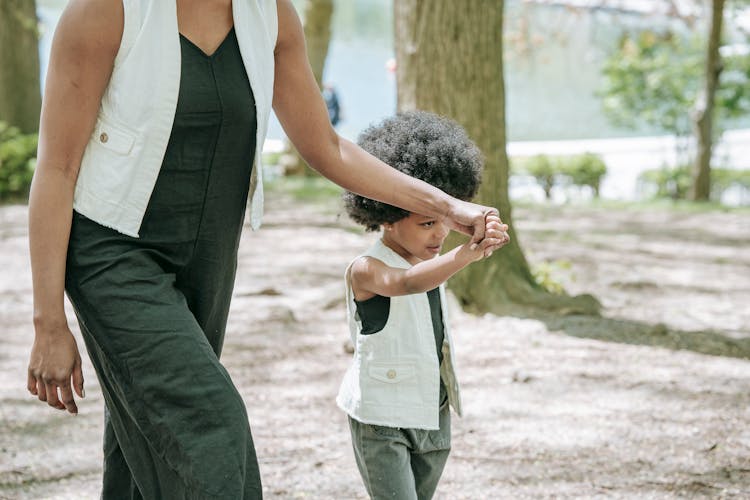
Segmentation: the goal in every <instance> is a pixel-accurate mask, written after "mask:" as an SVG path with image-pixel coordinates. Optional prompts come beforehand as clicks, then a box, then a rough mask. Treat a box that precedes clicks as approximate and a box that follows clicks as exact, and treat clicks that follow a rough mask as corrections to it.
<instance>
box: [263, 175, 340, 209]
mask: <svg viewBox="0 0 750 500" xmlns="http://www.w3.org/2000/svg"><path fill="white" fill-rule="evenodd" d="M266 188H267V189H268V191H269V192H271V193H275V194H281V195H287V196H291V197H292V198H294V199H295V200H296V201H301V202H308V203H309V202H316V203H317V202H329V201H335V200H338V199H340V198H341V194H342V193H343V192H344V189H343V188H341V187H340V186H337V185H336V184H334V183H333V182H331V181H329V180H328V179H325V178H323V177H304V176H290V177H279V178H276V179H273V180H270V181H268V182H267V183H266Z"/></svg>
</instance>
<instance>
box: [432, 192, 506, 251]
mask: <svg viewBox="0 0 750 500" xmlns="http://www.w3.org/2000/svg"><path fill="white" fill-rule="evenodd" d="M445 223H446V224H447V225H448V227H450V228H451V229H453V230H455V231H458V232H461V233H463V234H467V235H469V236H471V241H469V245H470V246H472V245H478V244H479V243H480V242H482V241H483V240H484V239H485V238H489V239H490V240H491V241H488V244H485V245H483V250H484V256H485V257H489V256H490V255H491V254H492V252H494V251H495V250H498V249H499V248H501V247H503V246H504V245H505V244H507V243H508V242H509V241H510V236H508V233H507V231H508V226H507V224H503V222H502V221H501V220H500V216H499V214H498V211H497V209H496V208H491V207H485V206H482V205H477V204H476V203H470V202H468V201H460V200H455V201H454V203H452V205H451V208H450V212H449V213H448V217H447V218H446V220H445ZM488 231H492V234H486V233H487V232H488Z"/></svg>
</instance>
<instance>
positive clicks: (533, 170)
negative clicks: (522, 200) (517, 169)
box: [526, 155, 558, 199]
mask: <svg viewBox="0 0 750 500" xmlns="http://www.w3.org/2000/svg"><path fill="white" fill-rule="evenodd" d="M526 171H527V172H528V173H529V174H530V175H532V176H533V177H534V179H536V181H537V182H538V183H539V185H540V186H541V187H542V189H543V190H544V196H545V197H546V198H547V199H549V198H550V196H551V191H552V187H553V186H554V185H555V175H556V174H557V173H558V172H556V168H555V165H554V164H553V162H552V160H550V158H549V156H547V155H536V156H532V157H531V158H529V160H528V161H527V162H526Z"/></svg>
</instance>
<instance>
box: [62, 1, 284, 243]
mask: <svg viewBox="0 0 750 500" xmlns="http://www.w3.org/2000/svg"><path fill="white" fill-rule="evenodd" d="M176 5H177V4H176V0H123V7H124V12H125V21H124V28H123V34H122V40H121V42H120V48H119V50H118V53H117V57H116V58H115V64H114V70H113V72H112V77H111V79H110V82H109V85H108V86H107V88H106V90H105V92H104V96H103V97H102V104H101V108H100V109H99V116H98V118H97V121H96V125H95V127H94V132H93V134H92V136H91V138H90V139H89V143H88V145H87V146H86V150H85V152H84V154H83V159H82V161H81V168H80V172H79V175H78V180H77V182H76V188H75V197H74V202H73V208H74V209H75V210H76V211H77V212H79V213H81V214H82V215H85V216H86V217H88V218H90V219H92V220H94V221H96V222H98V223H99V224H101V225H103V226H107V227H110V228H113V229H116V230H117V231H119V232H121V233H124V234H127V235H129V236H134V237H137V236H138V231H139V229H140V226H141V221H142V220H143V216H144V214H145V212H146V207H147V206H148V202H149V199H150V197H151V193H152V191H153V189H154V185H155V183H156V178H157V176H158V175H159V170H160V168H161V163H162V160H163V159H164V154H165V152H166V149H167V143H168V141H169V136H170V133H171V130H172V122H173V120H174V115H175V110H176V109H177V96H178V92H179V88H180V71H181V60H180V59H181V57H180V39H179V33H178V30H177V7H176ZM232 13H233V17H234V27H235V33H236V35H237V40H238V43H239V47H240V53H241V54H242V60H243V62H244V65H245V70H246V71H247V75H248V79H249V80H250V86H251V88H252V90H253V94H254V97H255V107H256V109H255V111H256V115H257V131H256V137H255V141H256V148H255V159H254V168H253V171H252V178H251V185H250V200H251V202H250V220H251V225H252V227H253V229H257V228H258V227H259V226H260V221H261V217H262V214H263V177H262V174H263V170H262V168H263V167H262V164H261V156H262V150H263V142H264V141H265V138H266V131H267V129H268V118H269V114H270V112H271V101H272V98H273V77H274V53H273V52H274V48H275V45H276V35H277V30H278V19H277V12H276V0H234V1H233V2H232Z"/></svg>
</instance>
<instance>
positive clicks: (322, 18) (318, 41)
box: [285, 0, 333, 175]
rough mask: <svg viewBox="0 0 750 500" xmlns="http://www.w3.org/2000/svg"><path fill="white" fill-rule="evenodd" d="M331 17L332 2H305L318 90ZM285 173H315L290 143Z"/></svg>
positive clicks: (310, 55) (307, 38)
mask: <svg viewBox="0 0 750 500" xmlns="http://www.w3.org/2000/svg"><path fill="white" fill-rule="evenodd" d="M332 17H333V0H307V1H306V2H305V10H304V26H303V28H304V30H305V43H306V44H307V59H308V60H309V61H310V67H311V68H312V71H313V75H315V81H316V82H318V88H320V89H321V90H322V89H323V69H324V68H325V62H326V57H328V45H329V44H330V42H331V18H332ZM285 156H286V157H285V162H287V165H286V166H285V171H286V173H287V174H288V175H314V174H315V171H314V170H312V169H311V168H310V167H308V166H307V164H306V163H305V160H303V159H302V157H301V156H300V154H299V152H297V150H296V149H295V148H294V146H293V145H292V144H291V143H290V144H289V145H288V151H287V152H286V154H285Z"/></svg>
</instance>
